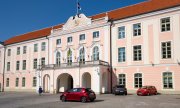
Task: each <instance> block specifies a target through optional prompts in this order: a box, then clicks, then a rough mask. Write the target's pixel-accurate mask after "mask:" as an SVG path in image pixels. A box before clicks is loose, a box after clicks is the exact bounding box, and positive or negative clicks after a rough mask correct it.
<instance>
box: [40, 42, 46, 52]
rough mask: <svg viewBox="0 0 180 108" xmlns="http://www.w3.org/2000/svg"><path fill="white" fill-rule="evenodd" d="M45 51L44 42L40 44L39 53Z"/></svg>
mask: <svg viewBox="0 0 180 108" xmlns="http://www.w3.org/2000/svg"><path fill="white" fill-rule="evenodd" d="M45 50H46V42H42V43H41V51H45Z"/></svg>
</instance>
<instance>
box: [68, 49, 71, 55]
mask: <svg viewBox="0 0 180 108" xmlns="http://www.w3.org/2000/svg"><path fill="white" fill-rule="evenodd" d="M67 55H68V57H69V56H70V55H71V49H70V48H69V50H68V54H67Z"/></svg>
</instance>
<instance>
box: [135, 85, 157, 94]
mask: <svg viewBox="0 0 180 108" xmlns="http://www.w3.org/2000/svg"><path fill="white" fill-rule="evenodd" d="M137 95H138V96H149V95H157V89H156V87H155V86H143V87H141V88H139V89H138V90H137Z"/></svg>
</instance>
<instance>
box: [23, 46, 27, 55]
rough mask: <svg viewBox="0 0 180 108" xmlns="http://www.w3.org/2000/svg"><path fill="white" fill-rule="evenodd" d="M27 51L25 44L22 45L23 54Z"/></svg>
mask: <svg viewBox="0 0 180 108" xmlns="http://www.w3.org/2000/svg"><path fill="white" fill-rule="evenodd" d="M26 52H27V46H23V54H26Z"/></svg>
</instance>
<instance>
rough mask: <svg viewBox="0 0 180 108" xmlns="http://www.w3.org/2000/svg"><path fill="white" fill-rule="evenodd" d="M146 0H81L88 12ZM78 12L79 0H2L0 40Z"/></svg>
mask: <svg viewBox="0 0 180 108" xmlns="http://www.w3.org/2000/svg"><path fill="white" fill-rule="evenodd" d="M142 1H145V0H79V2H80V5H81V8H82V10H81V12H82V13H84V14H85V15H86V16H91V15H95V14H98V13H101V12H106V11H109V10H113V9H117V8H120V7H124V6H127V5H132V4H135V3H139V2H142ZM75 14H76V0H0V41H4V40H7V39H9V38H11V37H13V36H16V35H20V34H24V33H27V32H31V31H34V30H38V29H42V28H46V27H50V26H53V25H57V24H60V23H64V22H66V20H67V19H68V18H69V17H70V16H73V15H75Z"/></svg>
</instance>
